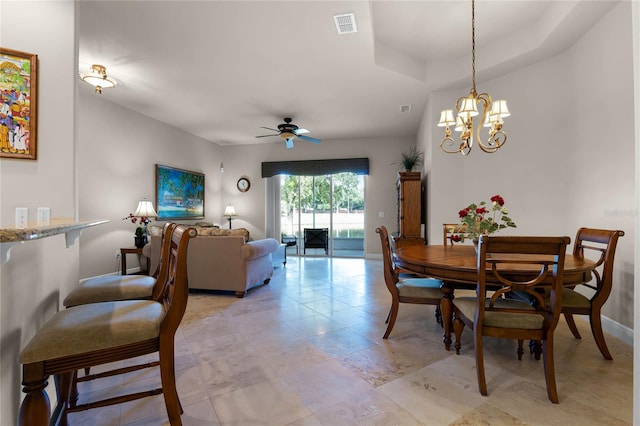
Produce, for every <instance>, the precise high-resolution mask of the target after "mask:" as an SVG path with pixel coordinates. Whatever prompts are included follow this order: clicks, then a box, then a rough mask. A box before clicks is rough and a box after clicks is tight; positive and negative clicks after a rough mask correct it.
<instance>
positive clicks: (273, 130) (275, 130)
mask: <svg viewBox="0 0 640 426" xmlns="http://www.w3.org/2000/svg"><path fill="white" fill-rule="evenodd" d="M260 128H261V129H267V130H271V131H272V132H279V131H280V130H277V129H272V128H271V127H264V126H260Z"/></svg>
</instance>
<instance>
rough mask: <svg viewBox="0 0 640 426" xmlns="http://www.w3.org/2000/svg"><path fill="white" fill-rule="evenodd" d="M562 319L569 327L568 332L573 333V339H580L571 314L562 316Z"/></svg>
mask: <svg viewBox="0 0 640 426" xmlns="http://www.w3.org/2000/svg"><path fill="white" fill-rule="evenodd" d="M564 319H565V320H566V321H567V325H568V326H569V330H571V333H573V337H575V338H576V339H581V338H582V337H581V336H580V332H579V331H578V327H576V322H575V321H574V320H573V315H572V314H564Z"/></svg>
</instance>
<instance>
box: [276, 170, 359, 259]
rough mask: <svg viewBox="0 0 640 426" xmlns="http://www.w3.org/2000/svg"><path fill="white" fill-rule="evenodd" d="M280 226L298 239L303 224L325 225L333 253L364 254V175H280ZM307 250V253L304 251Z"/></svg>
mask: <svg viewBox="0 0 640 426" xmlns="http://www.w3.org/2000/svg"><path fill="white" fill-rule="evenodd" d="M280 179H281V180H280V194H281V196H280V229H281V232H282V234H283V236H285V235H295V236H296V237H297V239H298V241H301V240H302V238H303V235H304V229H305V228H327V229H329V235H330V238H331V244H330V246H331V247H332V251H333V254H334V255H340V256H363V255H364V252H363V251H364V208H365V205H364V176H363V175H356V174H354V173H337V174H333V175H324V176H280ZM307 254H309V253H307Z"/></svg>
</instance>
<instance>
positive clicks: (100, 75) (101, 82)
mask: <svg viewBox="0 0 640 426" xmlns="http://www.w3.org/2000/svg"><path fill="white" fill-rule="evenodd" d="M80 78H81V79H82V81H84V82H85V83H89V84H90V85H92V86H94V87H95V88H96V92H97V93H102V89H109V88H111V87H115V85H116V84H118V83H117V82H116V81H115V80H114V79H112V78H111V77H108V76H107V69H106V68H105V67H104V66H103V65H97V64H94V65H91V71H90V72H89V73H80Z"/></svg>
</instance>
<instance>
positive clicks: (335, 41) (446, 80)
mask: <svg viewBox="0 0 640 426" xmlns="http://www.w3.org/2000/svg"><path fill="white" fill-rule="evenodd" d="M616 2H617V0H605V1H593V0H582V1H566V0H556V1H541V0H534V1H519V0H510V1H507V0H502V1H489V0H477V1H476V70H477V79H478V82H479V84H478V85H479V86H481V83H480V82H481V81H482V79H487V78H491V77H493V76H496V75H499V74H502V73H504V72H508V71H511V70H514V69H517V68H519V67H522V66H525V65H528V64H530V63H533V62H536V61H539V60H541V59H544V58H546V57H549V56H552V55H555V54H557V53H559V52H561V51H563V50H565V49H566V48H568V47H569V46H570V45H571V44H572V43H574V42H575V41H576V40H577V39H578V38H579V37H580V35H581V34H583V33H584V32H585V31H586V30H587V29H588V28H589V27H590V26H591V25H593V24H594V22H596V21H597V20H598V19H600V17H602V16H603V15H604V14H606V13H607V12H608V11H609V10H610V9H611V8H612V7H613V6H614V5H615V3H616ZM345 12H353V13H355V16H356V22H357V27H358V32H357V33H355V34H345V35H338V33H337V31H336V28H335V25H334V22H333V16H334V15H336V14H341V13H345ZM78 13H79V15H78V16H79V20H78V21H79V34H80V39H79V68H80V71H85V70H88V69H89V67H90V66H91V64H102V65H105V66H106V67H107V73H108V74H109V76H111V77H113V78H115V79H116V80H117V81H118V86H117V87H116V88H114V89H105V91H104V93H103V94H102V95H101V96H102V97H103V99H105V100H108V101H111V102H114V103H116V104H119V105H122V106H124V107H126V108H129V109H132V110H135V111H137V112H139V113H141V114H144V115H147V116H149V117H152V118H154V119H157V120H160V121H162V122H165V123H168V124H170V125H172V126H175V127H178V128H180V129H183V130H185V131H187V132H189V133H192V134H194V135H197V136H200V137H202V138H204V139H206V140H209V141H212V142H215V143H217V144H220V145H234V144H253V143H261V144H265V143H280V144H281V147H282V149H284V143H282V141H281V139H279V138H277V137H271V138H255V136H256V135H263V134H269V133H271V132H269V131H267V130H264V129H261V126H265V127H271V128H275V127H276V126H277V125H278V124H280V123H281V122H282V119H283V118H284V117H292V118H293V122H294V123H295V124H297V125H299V126H300V127H304V128H306V129H309V130H310V131H311V133H309V134H308V135H309V136H312V137H315V138H319V139H322V140H323V141H324V142H325V143H330V140H331V139H345V138H364V137H376V136H396V135H415V134H416V133H417V130H418V126H419V123H420V120H421V117H422V114H423V111H424V107H425V104H426V100H427V97H428V95H429V93H430V92H432V91H434V90H438V89H442V88H448V87H460V88H461V93H460V95H461V96H462V95H464V94H465V93H466V92H467V91H468V89H469V87H470V83H471V77H470V73H471V2H470V1H453V0H449V1H430V0H423V1H419V0H414V1H379V0H374V1H364V0H358V1H332V0H325V1H301V0H285V1H239V0H235V1H80V2H79V3H78ZM479 89H482V88H481V87H479ZM80 90H83V91H89V92H90V91H91V90H92V87H91V86H89V85H87V84H84V83H82V84H80ZM501 95H502V96H504V97H505V98H507V99H508V97H509V94H508V93H505V94H501ZM96 96H98V95H96ZM453 102H454V100H453V99H452V103H453ZM406 104H411V105H412V106H413V108H412V112H410V113H400V106H401V105H406ZM443 107H444V106H443ZM296 143H297V144H298V143H306V142H303V141H296ZM319 147H322V145H319ZM318 149H321V148H318Z"/></svg>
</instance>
